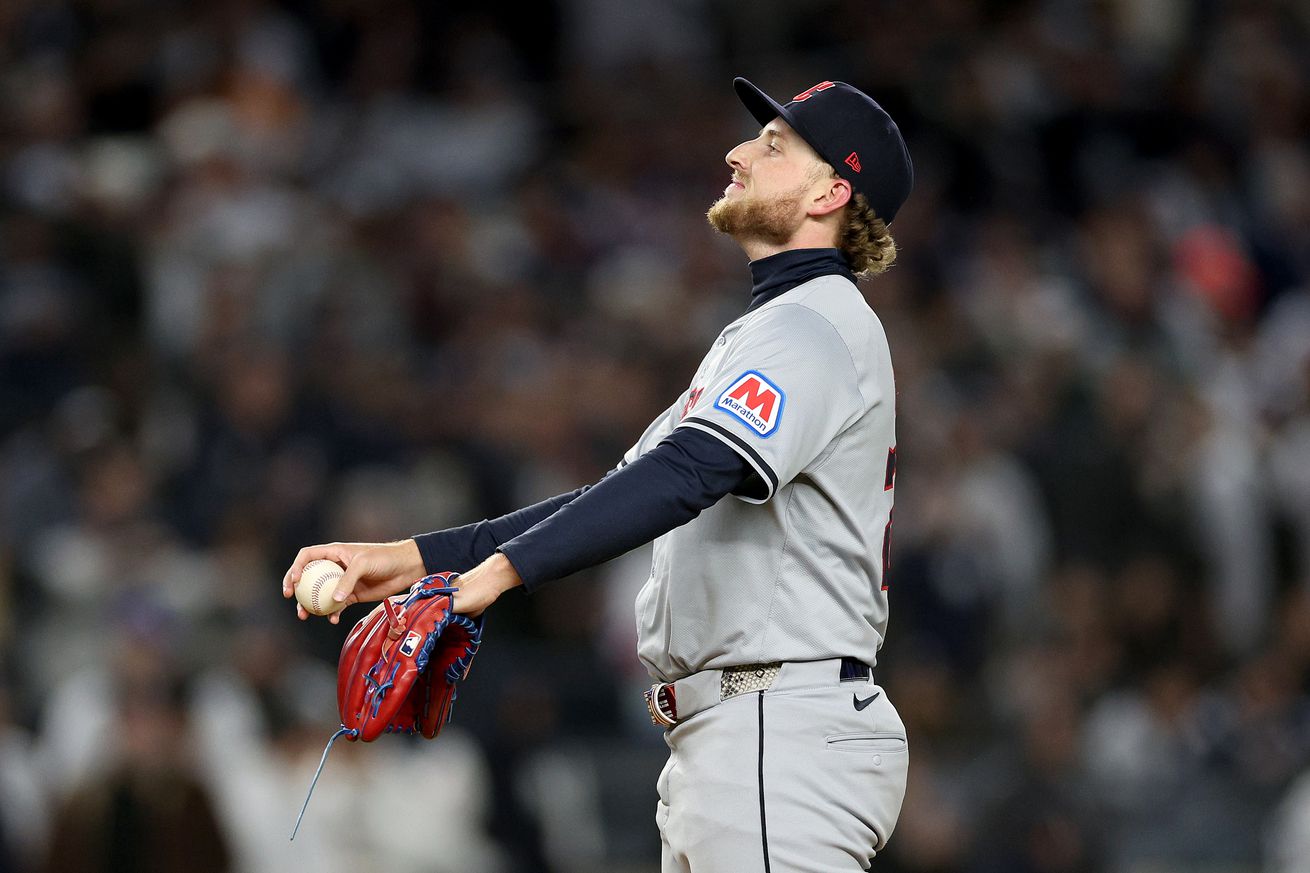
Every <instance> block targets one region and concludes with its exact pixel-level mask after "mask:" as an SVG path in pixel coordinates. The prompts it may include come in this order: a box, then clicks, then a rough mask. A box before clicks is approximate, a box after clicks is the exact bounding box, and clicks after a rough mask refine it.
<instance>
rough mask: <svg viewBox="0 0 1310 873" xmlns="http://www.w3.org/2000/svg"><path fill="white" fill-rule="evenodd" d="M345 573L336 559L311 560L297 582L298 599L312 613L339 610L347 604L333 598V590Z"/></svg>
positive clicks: (319, 613)
mask: <svg viewBox="0 0 1310 873" xmlns="http://www.w3.org/2000/svg"><path fill="white" fill-rule="evenodd" d="M344 574H345V571H344V570H342V569H341V565H340V564H338V563H337V562H336V561H324V560H321V559H320V560H317V561H310V562H309V563H308V564H306V565H305V569H304V570H303V571H302V572H301V574H300V581H299V582H297V583H296V600H298V601H299V602H300V605H301V606H303V607H305V612H308V613H309V614H310V615H331V614H332V613H334V612H339V611H340V610H341V608H342V607H344V606H345V605H346V604H345V603H338V602H337V601H335V600H333V599H332V592H334V591H336V590H337V583H338V582H340V581H341V577H342V576H343V575H344Z"/></svg>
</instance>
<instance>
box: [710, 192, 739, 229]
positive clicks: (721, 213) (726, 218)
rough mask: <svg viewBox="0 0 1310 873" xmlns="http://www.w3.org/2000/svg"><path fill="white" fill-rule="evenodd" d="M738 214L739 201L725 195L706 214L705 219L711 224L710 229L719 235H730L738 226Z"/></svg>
mask: <svg viewBox="0 0 1310 873" xmlns="http://www.w3.org/2000/svg"><path fill="white" fill-rule="evenodd" d="M737 214H738V203H737V200H736V199H735V198H732V199H730V198H729V197H728V195H727V194H724V195H723V196H722V197H720V198H719V199H718V200H715V201H714V204H713V205H712V206H710V208H709V210H708V211H707V212H706V213H705V219H706V221H708V222H709V223H710V227H712V228H714V229H715V230H717V231H718V232H719V233H727V234H730V233H732V231H733V228H734V227H735V225H736V224H737V221H736V218H737Z"/></svg>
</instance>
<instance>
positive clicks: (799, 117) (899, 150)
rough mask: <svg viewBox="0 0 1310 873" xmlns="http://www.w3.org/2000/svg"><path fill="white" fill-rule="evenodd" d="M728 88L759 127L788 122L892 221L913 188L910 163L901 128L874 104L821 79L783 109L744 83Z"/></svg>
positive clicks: (858, 92)
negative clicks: (732, 89) (773, 122)
mask: <svg viewBox="0 0 1310 873" xmlns="http://www.w3.org/2000/svg"><path fill="white" fill-rule="evenodd" d="M732 84H733V87H734V88H735V89H736V91H737V96H738V97H740V98H741V102H742V103H743V104H745V106H746V108H747V109H748V110H749V111H750V113H751V115H753V116H754V117H755V120H756V121H758V122H759V123H760V126H761V127H762V126H764V125H766V124H768V123H769V122H770V121H772V120H773V119H775V118H781V119H782V120H783V121H785V122H787V124H789V125H791V128H792V129H793V130H795V131H796V133H797V134H799V135H800V137H801V139H803V140H805V141H806V142H807V143H809V144H810V147H811V148H813V149H814V150H815V151H816V152H818V153H819V156H820V157H822V158H823V159H824V160H825V161H827V162H828V163H829V164H831V165H832V167H833V169H835V170H836V171H837V173H838V174H839V175H840V176H841V177H842V178H843V179H845V180H846V181H848V182H850V183H851V188H852V190H854V191H855V193H857V194H863V195H864V196H865V197H866V198H868V201H869V205H870V206H872V207H873V211H874V213H876V214H877V216H878V217H879V218H881V219H882V220H883V221H886V222H888V223H889V224H890V223H891V220H892V219H893V218H895V217H896V213H897V212H898V211H899V210H900V208H901V205H902V204H903V203H905V199H906V198H907V197H909V196H910V189H911V188H912V187H913V186H914V165H913V164H912V163H911V162H910V152H909V150H908V149H907V148H906V147H905V140H904V139H903V138H902V137H901V131H900V128H898V127H897V126H896V122H894V121H892V117H891V116H890V115H888V114H887V112H886V110H884V109H883V108H882V107H881V106H879V105H878V103H877V101H875V100H874V99H873V98H872V97H870V96H869V95H868V94H865V93H864V92H863V91H861V90H860V89H858V88H855V87H854V86H851V85H848V84H846V83H845V82H831V81H826V80H825V81H823V82H820V83H818V84H817V85H814V86H812V87H810V88H806V89H805V90H804V91H802V92H801V93H799V94H797V95H796V96H795V97H793V98H792V99H791V102H789V103H787V105H785V106H784V105H782V104H780V103H778V101H776V100H774V99H773V98H772V97H770V96H769V95H767V94H765V93H764V92H763V91H761V90H760V89H759V88H757V87H755V86H754V85H752V84H751V83H750V82H748V81H746V80H745V79H741V78H738V79H734V80H733V83H732ZM866 167H867V169H868V172H865V169H866Z"/></svg>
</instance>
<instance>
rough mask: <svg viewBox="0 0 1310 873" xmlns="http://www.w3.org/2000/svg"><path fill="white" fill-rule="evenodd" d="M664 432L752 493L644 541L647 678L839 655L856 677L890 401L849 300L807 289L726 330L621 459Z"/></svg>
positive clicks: (820, 283)
mask: <svg viewBox="0 0 1310 873" xmlns="http://www.w3.org/2000/svg"><path fill="white" fill-rule="evenodd" d="M679 427H693V428H697V429H699V430H702V431H704V432H705V433H708V434H710V435H712V436H714V437H716V438H717V439H720V440H722V441H723V442H725V443H726V444H727V445H729V446H730V447H732V449H733V450H734V451H736V452H737V453H738V454H740V455H741V456H742V457H743V458H744V459H745V460H746V461H747V462H748V463H749V464H750V465H751V467H752V468H753V469H754V470H755V472H756V474H757V476H758V481H757V482H755V485H756V486H757V487H755V488H754V489H753V490H752V491H751V492H750V493H742V494H737V495H734V496H732V497H727V498H724V499H723V500H720V501H719V502H718V503H717V504H715V505H714V506H712V507H710V508H709V509H707V510H705V511H704V512H702V513H701V514H700V515H699V516H698V517H697V518H695V519H694V520H692V521H691V522H689V523H687V524H685V525H683V526H682V527H679V528H676V529H674V530H672V531H670V532H669V533H667V534H665V535H663V536H661V537H659V538H658V539H657V540H655V544H654V560H653V563H652V567H651V575H650V578H649V580H647V582H646V584H645V586H644V587H643V588H642V590H641V593H640V594H639V595H638V597H637V605H636V609H637V627H638V645H637V650H638V655H639V656H640V657H641V660H642V661H643V662H644V663H645V665H646V667H647V668H648V669H649V670H650V672H651V675H652V676H654V677H655V678H657V679H659V680H660V681H664V682H669V681H673V680H675V679H680V678H682V677H685V676H688V675H690V674H692V673H696V672H699V671H701V670H705V669H715V668H722V667H731V666H737V665H741V664H753V663H761V662H769V661H813V660H818V659H824V658H840V657H845V656H850V657H856V658H859V659H861V660H863V661H865V662H866V663H868V664H870V665H872V664H873V663H874V662H875V660H876V658H877V653H878V649H879V648H880V647H881V645H882V640H883V635H884V633H885V630H886V626H887V594H886V586H885V584H884V583H885V574H886V561H887V551H888V546H889V543H890V535H891V520H892V498H893V485H894V479H895V457H896V455H895V446H896V436H895V388H894V385H893V381H892V365H891V355H890V352H889V350H888V347H887V338H886V335H885V333H884V332H883V329H882V324H881V323H880V322H879V321H878V318H877V316H875V315H874V313H873V311H872V310H871V309H870V308H869V306H868V304H867V303H866V302H865V301H864V298H863V296H862V295H861V294H860V292H859V289H858V288H856V287H855V285H854V284H852V283H851V282H850V281H849V280H847V279H845V278H843V277H841V276H835V275H829V276H821V277H819V278H816V279H812V280H810V281H808V282H805V283H804V284H801V285H798V286H797V287H795V288H793V289H791V290H789V291H787V292H786V293H784V294H781V295H779V296H778V297H775V298H774V299H772V300H770V301H769V302H767V303H765V304H764V305H763V306H760V307H759V308H758V309H755V310H753V311H750V312H748V313H746V314H745V315H743V316H742V317H741V318H738V319H737V320H736V321H734V322H732V323H731V324H729V325H728V326H727V327H725V328H724V329H723V332H722V333H721V334H720V335H719V337H718V339H717V340H716V341H715V342H714V345H713V346H712V347H711V348H710V351H709V353H708V354H707V355H706V356H705V359H704V360H703V361H702V362H701V364H700V367H699V368H698V369H697V370H696V375H695V378H693V379H692V382H691V385H690V386H689V387H688V389H687V390H686V391H685V392H684V393H683V394H682V396H681V397H679V399H678V401H677V402H676V403H674V404H673V405H672V406H670V407H669V409H668V410H666V411H665V412H664V413H663V414H662V415H660V416H659V417H658V418H657V419H655V421H654V422H652V423H651V425H650V427H648V428H647V429H646V432H645V433H644V434H642V436H641V439H640V440H638V441H637V444H636V445H635V446H633V447H632V448H631V449H630V450H629V451H628V452H627V454H626V455H625V456H624V461H625V462H628V463H631V462H632V461H633V460H635V459H636V458H638V457H640V456H641V455H642V454H643V453H645V452H646V451H648V450H650V449H652V448H654V447H655V446H656V445H657V444H658V443H659V442H660V440H662V439H663V438H664V437H666V436H668V435H669V433H671V432H672V431H673V430H674V429H675V428H679Z"/></svg>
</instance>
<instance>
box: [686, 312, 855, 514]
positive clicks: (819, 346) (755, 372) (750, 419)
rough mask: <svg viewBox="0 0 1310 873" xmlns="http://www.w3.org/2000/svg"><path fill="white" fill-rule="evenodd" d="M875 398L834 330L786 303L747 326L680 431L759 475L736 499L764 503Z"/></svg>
mask: <svg viewBox="0 0 1310 873" xmlns="http://www.w3.org/2000/svg"><path fill="white" fill-rule="evenodd" d="M876 401H877V398H866V397H864V396H863V395H862V394H861V391H860V383H859V378H858V374H857V372H856V365H855V361H854V359H853V358H852V356H851V352H850V350H849V349H848V348H847V346H846V343H845V341H844V340H843V339H842V337H841V335H840V334H839V333H838V332H837V329H836V327H834V326H833V324H832V323H831V322H829V321H828V320H827V319H826V318H825V317H824V316H823V315H821V314H820V313H818V312H816V311H814V310H813V309H810V308H809V307H807V306H803V305H800V304H783V305H779V306H773V307H769V308H767V309H765V310H763V311H761V312H760V313H759V314H758V315H757V316H756V317H755V318H753V319H751V320H750V322H749V323H748V324H746V325H745V326H744V327H743V328H742V330H741V331H740V333H738V335H737V336H736V337H735V338H734V339H733V341H732V344H731V347H730V348H729V349H728V350H727V352H726V354H725V355H724V357H723V358H722V360H721V361H719V362H718V364H717V365H716V366H715V368H714V372H713V373H712V374H708V376H707V379H706V382H705V384H704V386H703V390H702V391H701V392H700V394H699V396H697V397H696V399H695V402H694V403H693V404H692V406H691V408H690V409H689V410H688V412H687V415H686V416H685V417H684V418H683V419H682V421H681V422H680V423H679V424H678V427H693V428H697V429H699V430H702V431H705V432H706V433H709V434H711V435H713V436H715V437H717V438H718V439H720V440H722V441H723V442H725V443H727V444H728V445H729V446H730V447H732V449H733V450H734V451H736V452H737V453H738V454H739V455H741V456H742V458H743V459H745V460H746V462H747V463H749V464H750V465H751V467H752V468H754V470H755V472H756V474H757V475H758V477H759V481H758V483H756V485H757V487H755V488H753V489H751V490H750V491H748V492H737V493H736V495H735V496H737V497H739V498H741V499H742V500H745V501H747V502H750V503H764V502H766V501H768V500H769V499H770V498H771V497H772V496H773V495H774V494H775V493H776V492H777V490H778V488H780V487H781V486H782V485H785V484H787V483H788V482H790V481H791V480H792V479H793V478H795V477H796V475H797V474H799V473H800V472H801V471H802V470H804V469H805V468H806V467H808V466H809V465H810V464H811V463H813V462H814V461H815V459H817V458H818V457H819V456H820V455H822V454H823V453H824V451H825V449H827V447H828V446H829V444H830V443H831V442H832V440H833V438H834V437H836V436H837V435H838V434H839V433H841V432H842V431H843V430H845V429H846V428H847V427H848V426H850V424H851V423H852V422H854V421H855V420H856V419H858V418H859V417H860V416H861V415H862V414H863V413H864V410H865V409H867V408H868V406H869V405H871V404H872V403H874V402H876Z"/></svg>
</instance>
